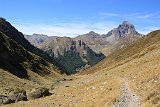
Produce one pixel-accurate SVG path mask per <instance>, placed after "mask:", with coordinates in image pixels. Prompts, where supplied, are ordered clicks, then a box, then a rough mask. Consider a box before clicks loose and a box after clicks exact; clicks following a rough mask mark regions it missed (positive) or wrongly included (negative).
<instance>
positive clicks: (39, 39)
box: [24, 33, 57, 47]
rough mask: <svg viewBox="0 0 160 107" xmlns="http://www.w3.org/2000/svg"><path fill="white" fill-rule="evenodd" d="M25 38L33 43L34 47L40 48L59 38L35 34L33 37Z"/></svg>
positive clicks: (26, 36) (27, 36)
mask: <svg viewBox="0 0 160 107" xmlns="http://www.w3.org/2000/svg"><path fill="white" fill-rule="evenodd" d="M24 37H25V38H26V39H27V40H28V41H29V42H30V43H31V44H33V45H34V46H36V47H38V46H40V45H41V44H43V43H45V42H47V41H49V40H50V39H54V38H56V37H57V36H50V37H49V36H47V35H44V34H36V33H34V34H33V35H24Z"/></svg>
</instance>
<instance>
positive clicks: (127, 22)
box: [122, 21, 132, 25]
mask: <svg viewBox="0 0 160 107" xmlns="http://www.w3.org/2000/svg"><path fill="white" fill-rule="evenodd" d="M122 25H132V24H131V23H130V22H129V21H123V23H122Z"/></svg>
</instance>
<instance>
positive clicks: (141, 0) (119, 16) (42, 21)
mask: <svg viewBox="0 0 160 107" xmlns="http://www.w3.org/2000/svg"><path fill="white" fill-rule="evenodd" d="M159 4H160V1H159V0H0V16H1V17H4V18H6V19H7V20H8V21H9V22H11V23H12V24H13V25H14V26H15V27H16V28H17V29H18V30H19V31H21V32H23V33H25V34H33V33H41V34H47V35H50V36H54V35H58V36H76V35H79V34H84V33H87V32H89V31H91V30H92V31H95V32H98V33H100V34H105V33H107V32H108V31H110V30H111V29H113V28H115V27H117V26H118V25H119V24H121V23H122V22H123V21H124V20H128V21H130V22H131V23H132V24H134V25H135V27H136V29H137V30H138V31H139V32H140V33H143V34H146V33H148V32H150V31H152V30H156V29H159V28H160V7H159Z"/></svg>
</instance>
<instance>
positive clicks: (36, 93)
mask: <svg viewBox="0 0 160 107" xmlns="http://www.w3.org/2000/svg"><path fill="white" fill-rule="evenodd" d="M50 94H51V93H49V89H47V88H35V89H33V90H32V91H31V92H30V93H29V94H28V99H29V100H32V99H37V98H41V97H45V96H49V95H50Z"/></svg>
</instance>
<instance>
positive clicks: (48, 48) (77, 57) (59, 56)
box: [41, 37, 105, 74]
mask: <svg viewBox="0 0 160 107" xmlns="http://www.w3.org/2000/svg"><path fill="white" fill-rule="evenodd" d="M41 49H42V50H44V51H45V52H46V53H47V54H48V55H50V56H51V57H52V58H53V59H56V60H57V62H58V63H59V64H60V66H61V67H62V68H63V70H64V71H65V72H66V73H67V74H72V73H76V72H77V71H79V70H80V69H82V68H85V67H87V66H93V65H94V64H96V63H98V62H99V61H100V60H102V59H103V58H104V57H105V56H104V55H103V54H102V53H100V54H97V53H95V52H94V51H93V50H92V49H90V48H89V47H88V46H87V45H86V44H85V43H84V42H83V41H82V40H75V39H74V38H69V37H57V38H56V39H53V40H52V41H50V42H47V43H45V44H43V45H42V46H41Z"/></svg>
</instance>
